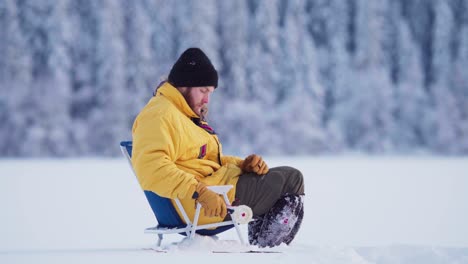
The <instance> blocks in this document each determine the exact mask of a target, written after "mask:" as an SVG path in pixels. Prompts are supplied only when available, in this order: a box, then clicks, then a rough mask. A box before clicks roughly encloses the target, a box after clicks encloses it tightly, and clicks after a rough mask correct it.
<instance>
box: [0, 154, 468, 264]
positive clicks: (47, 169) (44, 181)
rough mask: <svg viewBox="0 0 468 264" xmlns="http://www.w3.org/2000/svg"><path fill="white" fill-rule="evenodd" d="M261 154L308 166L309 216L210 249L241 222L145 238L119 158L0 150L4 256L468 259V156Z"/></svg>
mask: <svg viewBox="0 0 468 264" xmlns="http://www.w3.org/2000/svg"><path fill="white" fill-rule="evenodd" d="M266 160H267V162H268V163H269V165H270V167H272V166H279V165H291V166H294V167H297V168H299V169H300V170H301V171H302V172H303V174H304V176H305V183H306V204H305V206H306V207H305V217H304V223H303V226H302V229H301V230H300V232H299V234H298V236H297V237H296V240H295V241H294V242H293V243H292V244H291V245H290V246H285V245H282V246H280V247H278V248H274V249H273V250H279V251H281V252H282V253H280V254H276V253H271V254H237V253H232V254H228V255H226V254H214V253H211V251H212V250H213V249H216V248H226V250H228V249H231V250H234V251H236V250H239V249H241V247H242V246H241V245H239V243H238V242H237V241H236V237H237V235H236V232H235V230H234V229H232V230H230V231H227V232H225V233H223V234H221V235H220V236H219V237H218V238H206V237H197V238H196V240H195V241H194V242H191V243H190V242H189V241H183V242H182V243H179V244H178V245H176V244H175V243H177V242H180V241H182V239H183V237H182V236H179V235H171V236H168V237H167V238H165V240H164V242H163V244H164V247H165V248H166V249H167V250H168V253H156V252H154V251H150V250H142V249H143V248H149V247H151V246H153V245H154V242H155V241H156V238H155V237H154V236H152V235H145V234H143V229H144V228H146V227H150V226H153V225H155V220H154V216H153V215H152V212H151V211H150V208H149V206H148V205H147V203H146V200H145V198H144V195H143V193H142V192H141V190H140V188H139V186H138V183H137V182H136V179H135V178H134V176H133V175H132V174H131V171H130V169H129V167H128V165H127V163H126V161H125V160H124V159H70V160H69V159H58V160H9V159H6V160H0V208H1V211H0V263H34V264H36V263H67V264H68V263H169V261H170V263H171V264H179V263H184V264H186V263H194V262H195V263H207V262H209V263H211V262H213V263H223V264H224V263H240V262H245V261H249V262H250V261H252V262H255V261H256V260H257V259H258V260H261V261H265V263H269V264H271V263H282V264H284V263H296V262H300V263H305V262H306V263H360V264H364V263H425V264H426V263H468V224H467V223H468V160H467V159H466V158H435V157H417V158H408V157H378V158H368V157H322V158H317V157H301V158H279V157H275V158H266ZM243 231H244V233H245V234H244V235H246V229H245V228H244V229H243ZM214 239H218V240H217V241H215V240H214Z"/></svg>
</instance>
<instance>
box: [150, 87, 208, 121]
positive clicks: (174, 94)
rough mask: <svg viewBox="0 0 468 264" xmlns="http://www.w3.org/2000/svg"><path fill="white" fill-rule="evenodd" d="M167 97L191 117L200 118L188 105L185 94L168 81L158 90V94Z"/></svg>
mask: <svg viewBox="0 0 468 264" xmlns="http://www.w3.org/2000/svg"><path fill="white" fill-rule="evenodd" d="M161 95H162V96H164V97H166V98H167V99H168V100H169V101H170V102H171V103H172V104H173V105H175V107H177V109H179V110H180V111H181V112H182V113H183V114H185V115H186V116H188V117H190V118H199V116H198V115H197V114H195V112H193V110H192V108H190V106H189V105H188V103H187V101H186V100H185V98H184V96H183V95H182V94H181V93H180V92H179V90H177V89H176V88H175V87H174V86H172V85H171V84H170V83H168V82H166V83H165V84H163V85H162V86H161V87H159V89H158V90H157V93H156V96H161Z"/></svg>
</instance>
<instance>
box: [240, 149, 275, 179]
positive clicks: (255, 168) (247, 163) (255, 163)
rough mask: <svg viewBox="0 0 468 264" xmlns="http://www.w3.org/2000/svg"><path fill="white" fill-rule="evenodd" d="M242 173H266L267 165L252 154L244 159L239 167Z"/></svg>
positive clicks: (260, 158)
mask: <svg viewBox="0 0 468 264" xmlns="http://www.w3.org/2000/svg"><path fill="white" fill-rule="evenodd" d="M240 168H241V170H242V172H254V173H256V174H258V175H264V174H267V173H268V170H269V169H268V165H267V164H266V163H265V161H264V160H263V159H262V157H260V156H259V155H256V154H252V155H250V156H248V157H247V158H245V159H244V161H243V162H242V164H241V166H240Z"/></svg>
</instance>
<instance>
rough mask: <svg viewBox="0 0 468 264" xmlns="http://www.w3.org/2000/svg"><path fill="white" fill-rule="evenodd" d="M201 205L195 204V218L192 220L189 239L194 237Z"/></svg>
mask: <svg viewBox="0 0 468 264" xmlns="http://www.w3.org/2000/svg"><path fill="white" fill-rule="evenodd" d="M200 210H201V204H200V203H197V210H196V211H195V218H194V219H193V224H192V230H191V231H190V239H193V238H194V237H195V233H196V230H197V226H198V218H199V216H200Z"/></svg>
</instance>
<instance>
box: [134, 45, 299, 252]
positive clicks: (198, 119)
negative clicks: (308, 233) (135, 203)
mask: <svg viewBox="0 0 468 264" xmlns="http://www.w3.org/2000/svg"><path fill="white" fill-rule="evenodd" d="M217 85H218V74H217V71H216V70H215V68H214V66H213V65H212V63H211V61H210V60H209V58H208V57H207V56H206V55H205V54H204V53H203V51H201V50H200V49H198V48H190V49H188V50H186V51H185V52H184V53H183V54H182V55H181V56H180V57H179V59H178V60H177V61H176V63H175V64H174V65H173V67H172V69H171V71H170V73H169V77H168V80H167V81H165V82H163V83H161V84H160V85H159V86H158V88H157V90H156V92H155V95H154V97H152V98H151V100H150V101H149V102H148V104H147V105H146V106H145V107H144V108H143V110H142V111H141V112H140V113H139V115H138V116H137V118H136V120H135V122H134V125H133V130H132V132H133V133H132V136H133V156H132V164H133V168H134V170H135V173H136V175H137V178H138V180H139V182H140V185H141V187H142V188H143V189H144V190H148V191H152V192H154V193H156V194H158V195H159V196H162V197H167V198H179V199H180V201H181V203H182V205H183V207H184V209H185V211H186V213H187V214H188V216H189V217H190V218H191V219H193V216H194V213H195V201H198V202H199V203H200V204H201V205H202V214H201V215H200V218H199V220H198V223H199V224H208V223H216V222H221V221H223V220H224V218H225V217H229V216H226V215H227V214H226V212H227V210H226V203H225V202H224V200H223V198H222V197H221V196H219V195H218V194H216V193H214V192H213V191H211V190H209V189H208V188H207V186H212V185H233V186H234V187H235V188H233V189H231V190H230V191H229V192H228V198H229V201H230V202H231V203H232V202H233V201H234V200H236V201H238V204H243V205H247V206H249V207H250V208H251V209H252V211H253V215H254V217H255V218H256V219H257V220H256V221H253V222H251V223H249V228H248V230H249V232H248V233H249V242H250V243H251V244H253V245H258V246H260V247H267V246H269V247H272V246H277V245H279V244H281V243H286V244H289V243H291V241H292V240H293V238H294V236H295V235H296V233H297V231H298V230H299V227H300V224H301V222H302V217H303V214H304V206H303V194H304V183H303V177H302V174H301V172H300V171H298V170H296V169H294V168H291V167H276V168H272V169H269V168H268V166H267V164H266V163H265V161H263V159H262V158H261V157H260V156H259V155H255V154H252V155H249V156H248V157H246V158H245V159H241V158H239V157H234V156H225V155H223V154H222V153H221V143H220V142H219V139H218V137H217V135H216V133H215V131H214V130H213V129H212V128H211V127H210V126H208V123H207V122H206V121H205V116H206V113H207V109H208V108H207V104H208V102H209V99H210V95H211V94H212V93H213V92H214V91H215V89H216V87H217ZM178 213H179V215H181V212H179V210H178Z"/></svg>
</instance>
